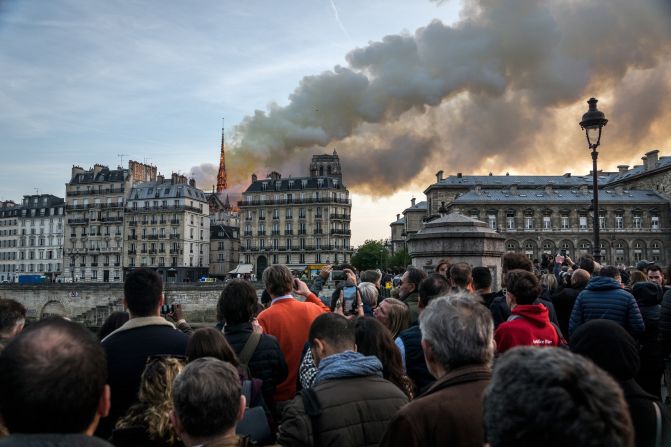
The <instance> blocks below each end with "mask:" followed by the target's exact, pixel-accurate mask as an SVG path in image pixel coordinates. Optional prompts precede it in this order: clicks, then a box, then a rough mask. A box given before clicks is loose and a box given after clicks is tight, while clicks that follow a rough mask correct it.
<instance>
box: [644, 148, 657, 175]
mask: <svg viewBox="0 0 671 447" xmlns="http://www.w3.org/2000/svg"><path fill="white" fill-rule="evenodd" d="M645 157H646V162H645V170H646V171H648V170H650V169H655V168H656V167H657V160H658V159H659V151H658V150H657V149H655V150H652V151H650V152H646V153H645Z"/></svg>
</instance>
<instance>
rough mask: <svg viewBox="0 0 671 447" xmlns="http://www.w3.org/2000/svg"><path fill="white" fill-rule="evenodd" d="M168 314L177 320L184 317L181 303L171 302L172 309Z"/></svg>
mask: <svg viewBox="0 0 671 447" xmlns="http://www.w3.org/2000/svg"><path fill="white" fill-rule="evenodd" d="M170 316H171V317H172V318H174V320H175V321H179V320H181V319H183V318H184V316H183V312H182V305H181V304H173V310H172V312H171V313H170Z"/></svg>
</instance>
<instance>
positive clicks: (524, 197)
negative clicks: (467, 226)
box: [453, 189, 668, 204]
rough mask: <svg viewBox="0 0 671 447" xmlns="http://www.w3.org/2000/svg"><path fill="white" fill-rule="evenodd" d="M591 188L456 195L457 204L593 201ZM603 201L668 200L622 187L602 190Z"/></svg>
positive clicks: (499, 191) (641, 190)
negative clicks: (619, 190)
mask: <svg viewBox="0 0 671 447" xmlns="http://www.w3.org/2000/svg"><path fill="white" fill-rule="evenodd" d="M591 201H592V190H589V191H588V193H587V194H585V193H583V192H581V191H579V190H578V189H568V190H566V189H562V190H553V191H552V192H551V193H548V192H546V191H544V190H540V189H518V190H517V193H516V194H511V193H510V190H509V189H504V190H500V189H483V190H482V191H481V192H480V194H478V193H477V192H476V191H468V192H467V193H464V194H462V195H460V196H459V197H457V198H456V199H455V200H454V202H453V203H454V204H469V203H501V204H505V203H539V204H541V203H572V202H573V203H591ZM599 202H600V203H629V204H643V203H647V204H651V203H652V204H663V203H668V201H667V200H666V199H664V198H663V197H662V196H660V195H659V194H657V193H656V192H654V191H652V190H648V189H636V190H627V189H625V190H623V191H622V193H621V194H619V193H618V192H617V191H616V190H615V189H600V190H599Z"/></svg>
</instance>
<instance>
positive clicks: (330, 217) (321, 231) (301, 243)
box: [238, 151, 352, 277]
mask: <svg viewBox="0 0 671 447" xmlns="http://www.w3.org/2000/svg"><path fill="white" fill-rule="evenodd" d="M238 206H239V208H240V218H241V227H242V228H241V233H242V235H241V237H242V240H241V245H242V246H241V249H240V251H241V255H240V257H241V262H244V263H245V264H253V265H254V267H255V270H254V273H256V275H257V276H258V277H260V275H261V273H262V272H263V270H264V269H265V268H266V267H267V266H268V265H270V264H278V263H280V264H286V265H288V266H290V268H293V269H296V270H302V269H305V268H306V267H307V266H308V265H310V264H313V265H314V264H322V263H334V264H338V263H343V262H349V260H350V258H351V255H352V250H351V248H350V235H351V231H350V218H351V208H352V202H351V200H350V198H349V192H348V190H347V188H346V187H345V185H344V184H343V182H342V171H341V168H340V160H339V158H338V154H337V153H336V152H335V151H334V152H333V155H314V156H313V157H312V162H311V163H310V176H309V177H289V178H282V176H281V174H280V173H278V172H271V173H270V174H268V176H267V177H266V178H265V179H259V178H258V177H257V176H256V175H255V174H253V175H252V183H251V184H250V185H249V187H248V188H247V190H246V191H245V192H244V193H243V200H242V201H240V202H238Z"/></svg>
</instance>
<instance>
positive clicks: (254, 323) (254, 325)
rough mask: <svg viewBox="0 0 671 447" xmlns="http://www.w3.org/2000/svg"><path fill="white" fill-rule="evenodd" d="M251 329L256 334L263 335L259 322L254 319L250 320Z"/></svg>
mask: <svg viewBox="0 0 671 447" xmlns="http://www.w3.org/2000/svg"><path fill="white" fill-rule="evenodd" d="M252 328H253V330H254V332H256V333H257V334H263V326H261V325H260V324H259V320H257V319H256V318H254V319H253V320H252Z"/></svg>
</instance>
